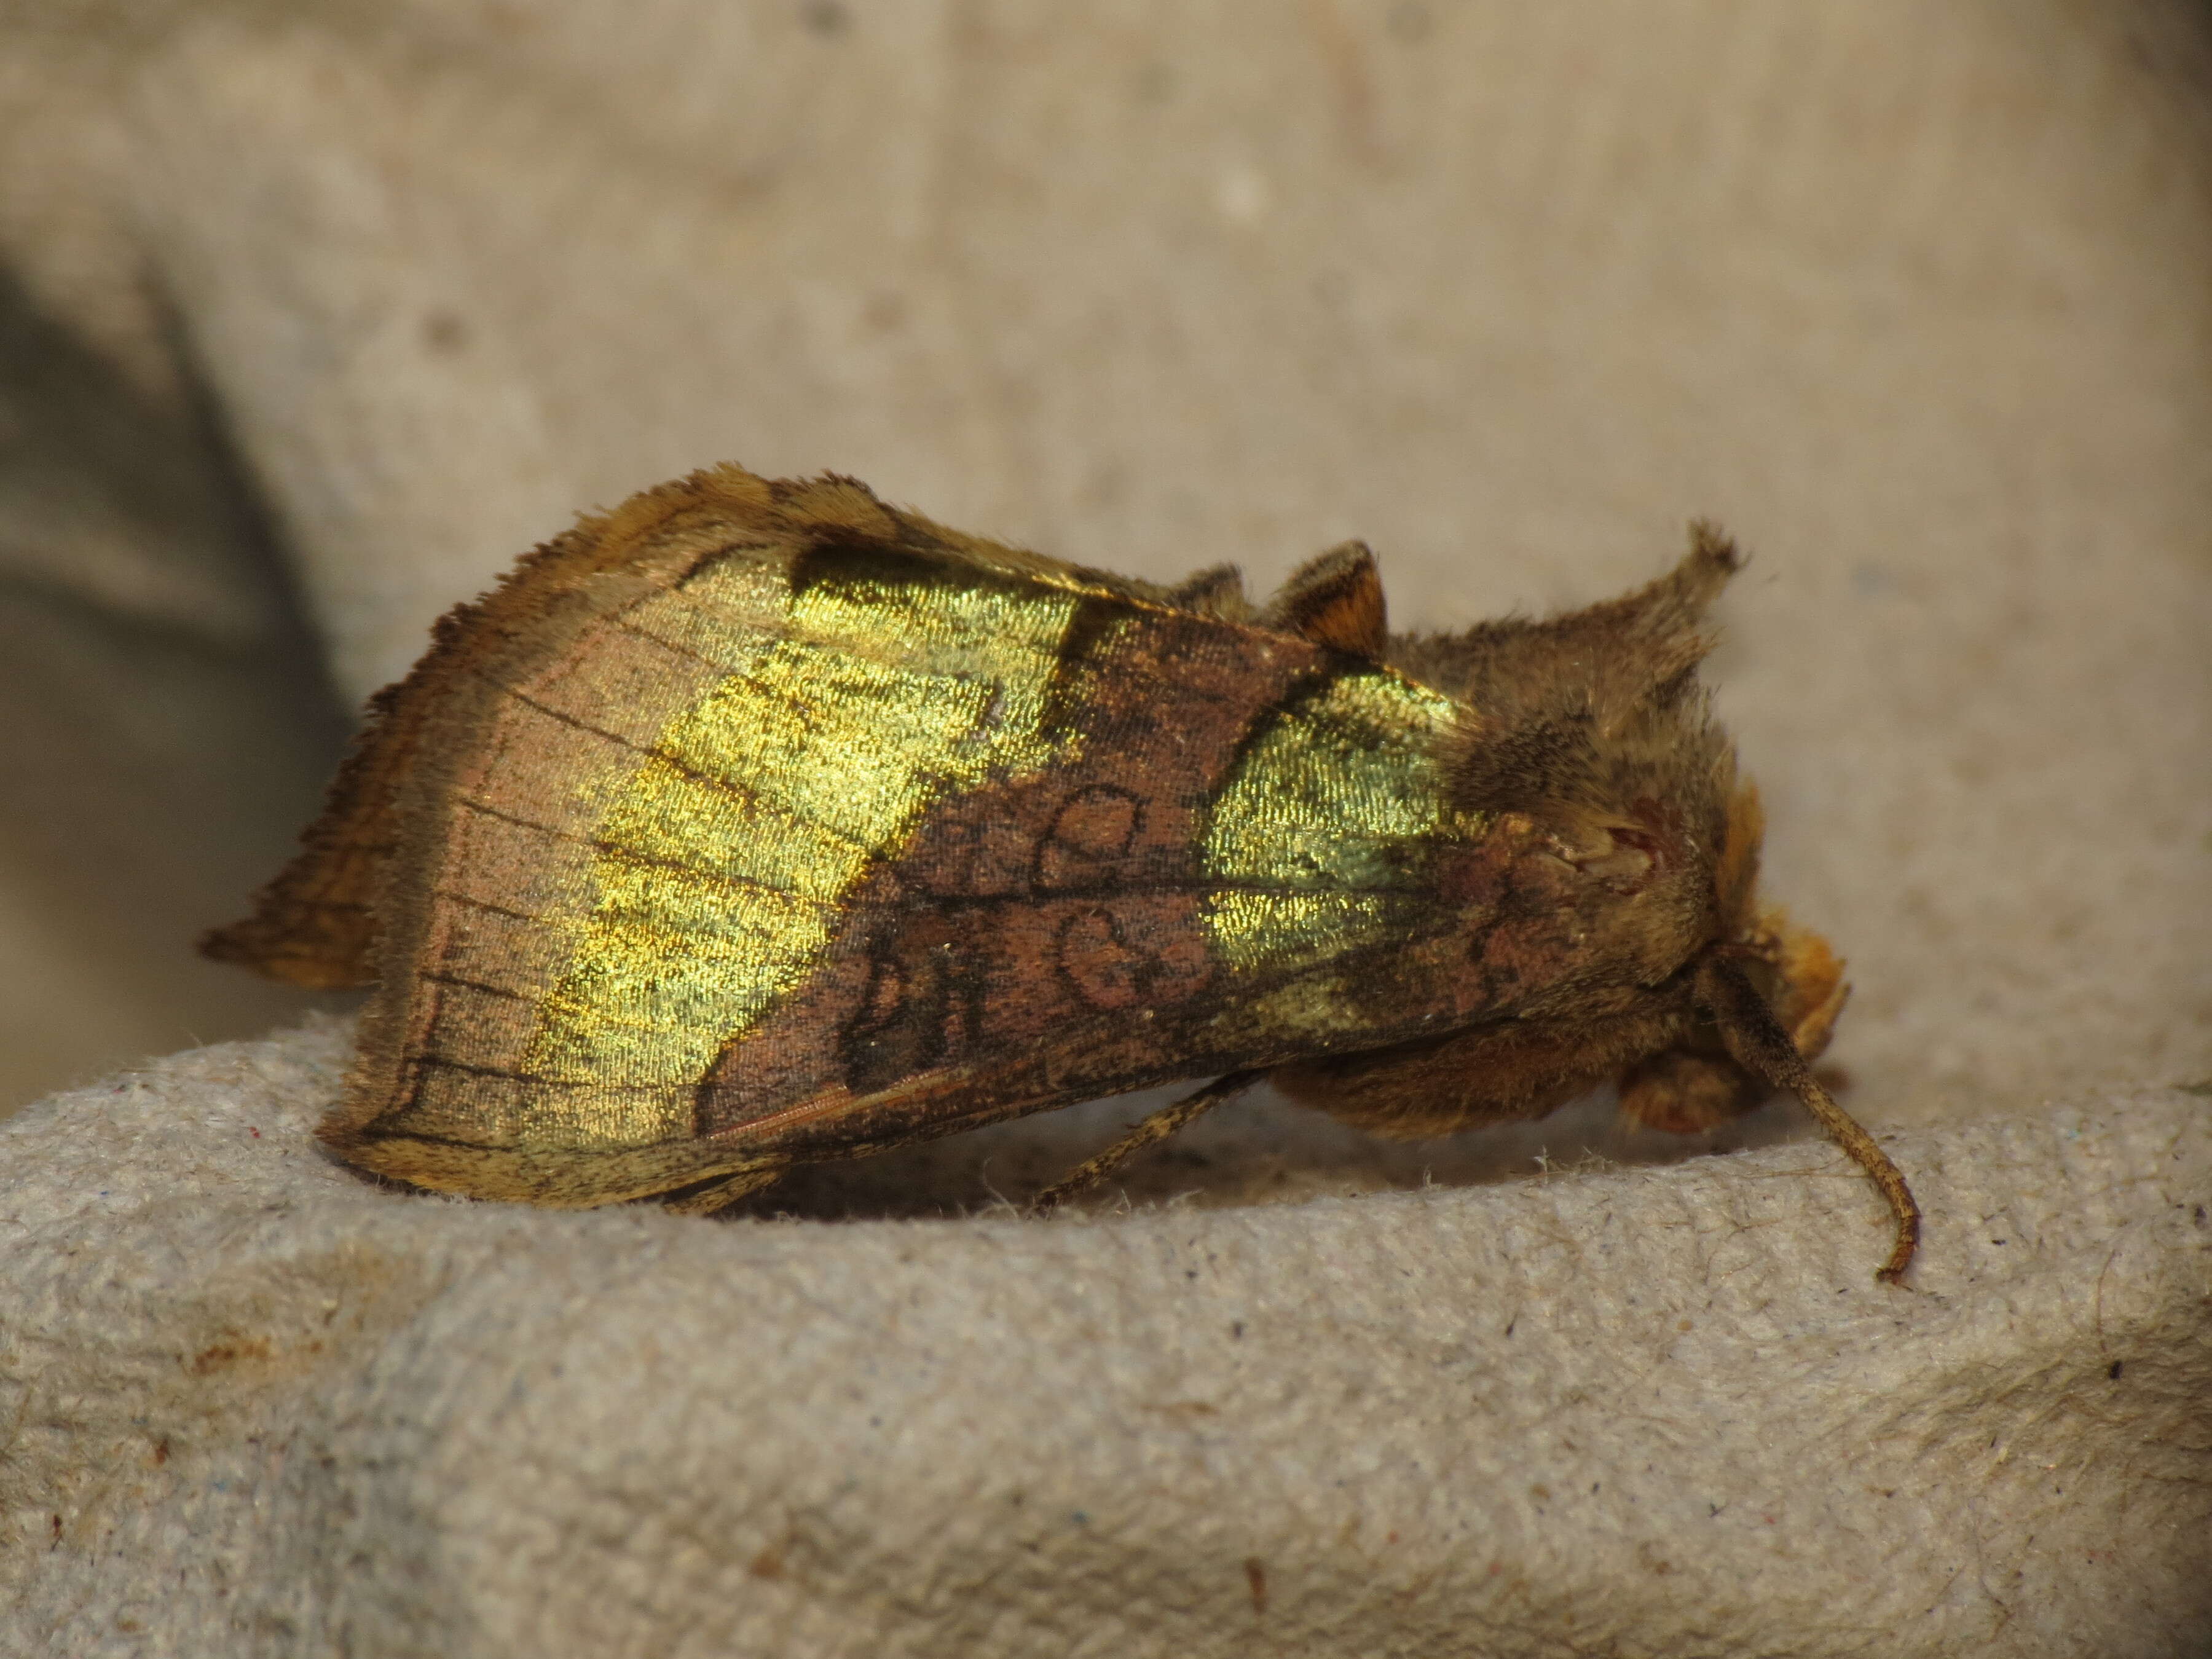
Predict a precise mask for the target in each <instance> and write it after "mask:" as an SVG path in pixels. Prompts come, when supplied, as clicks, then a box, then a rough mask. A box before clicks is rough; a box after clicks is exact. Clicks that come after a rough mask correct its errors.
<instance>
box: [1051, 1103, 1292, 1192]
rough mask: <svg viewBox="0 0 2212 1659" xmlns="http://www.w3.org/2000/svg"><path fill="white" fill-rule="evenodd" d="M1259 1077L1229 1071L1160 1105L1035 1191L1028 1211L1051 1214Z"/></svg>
mask: <svg viewBox="0 0 2212 1659" xmlns="http://www.w3.org/2000/svg"><path fill="white" fill-rule="evenodd" d="M1259 1080H1260V1073H1257V1072H1231V1073H1229V1075H1228V1076H1226V1077H1218V1078H1216V1079H1214V1080H1213V1081H1212V1082H1211V1083H1209V1084H1207V1085H1206V1087H1204V1088H1203V1089H1200V1090H1199V1091H1197V1092H1196V1093H1194V1094H1188V1095H1185V1096H1184V1097H1182V1099H1181V1100H1178V1101H1176V1102H1174V1103H1171V1104H1170V1105H1166V1106H1163V1107H1161V1108H1160V1109H1159V1110H1158V1111H1157V1112H1154V1113H1152V1114H1151V1115H1149V1116H1147V1117H1146V1118H1144V1119H1142V1120H1141V1121H1139V1122H1138V1123H1137V1125H1136V1126H1135V1127H1133V1128H1132V1129H1131V1130H1130V1131H1129V1132H1128V1133H1127V1134H1125V1135H1123V1136H1122V1137H1121V1139H1119V1140H1117V1141H1115V1143H1114V1144H1113V1145H1112V1146H1109V1147H1108V1148H1107V1149H1106V1150H1105V1151H1104V1152H1100V1153H1098V1154H1097V1155H1096V1156H1095V1157H1092V1158H1085V1160H1084V1161H1083V1162H1082V1163H1081V1164H1078V1165H1076V1167H1075V1168H1074V1169H1073V1170H1069V1171H1068V1172H1067V1174H1066V1175H1065V1176H1062V1177H1061V1178H1060V1180H1058V1181H1056V1182H1053V1184H1052V1185H1051V1186H1049V1187H1048V1188H1045V1189H1044V1190H1043V1191H1042V1192H1041V1193H1039V1194H1037V1195H1036V1200H1035V1201H1034V1202H1033V1203H1031V1204H1030V1214H1031V1215H1049V1214H1051V1213H1052V1212H1053V1211H1054V1209H1055V1208H1056V1207H1058V1206H1060V1205H1061V1204H1064V1203H1066V1201H1067V1200H1069V1199H1071V1198H1073V1197H1074V1196H1075V1195H1076V1194H1078V1193H1081V1192H1085V1191H1088V1190H1089V1189H1090V1188H1093V1187H1095V1186H1097V1184H1098V1183H1099V1182H1102V1181H1103V1180H1104V1179H1105V1178H1106V1177H1107V1176H1109V1175H1112V1174H1113V1173H1114V1171H1115V1170H1118V1169H1120V1168H1121V1166H1122V1165H1123V1164H1126V1163H1127V1162H1128V1161H1129V1159H1130V1158H1133V1157H1134V1156H1135V1155H1136V1154H1137V1153H1139V1152H1143V1151H1144V1150H1145V1148H1146V1147H1147V1146H1155V1145H1157V1144H1158V1143H1159V1142H1160V1141H1163V1140H1165V1139H1167V1138H1168V1137H1169V1136H1170V1135H1171V1134H1173V1133H1175V1132H1176V1130H1178V1129H1180V1128H1182V1127H1183V1125H1185V1124H1186V1123H1188V1122H1189V1121H1191V1120H1192V1119H1194V1118H1195V1117H1197V1116H1198V1115H1200V1113H1202V1112H1205V1111H1206V1110H1207V1109H1210V1108H1212V1107H1215V1106H1218V1105H1219V1104H1220V1103H1222V1102H1223V1101H1225V1100H1226V1099H1228V1098H1229V1097H1230V1096H1231V1095H1236V1094H1242V1093H1243V1091H1245V1090H1247V1089H1249V1088H1250V1087H1251V1086H1252V1085H1254V1084H1255V1083H1257V1082H1258V1081H1259Z"/></svg>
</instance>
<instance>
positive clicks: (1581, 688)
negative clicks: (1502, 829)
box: [1389, 524, 1758, 984]
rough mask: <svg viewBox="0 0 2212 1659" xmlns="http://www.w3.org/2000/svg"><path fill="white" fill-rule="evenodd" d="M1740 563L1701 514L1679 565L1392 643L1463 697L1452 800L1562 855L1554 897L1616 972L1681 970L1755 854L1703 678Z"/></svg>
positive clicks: (1451, 769) (1646, 974)
mask: <svg viewBox="0 0 2212 1659" xmlns="http://www.w3.org/2000/svg"><path fill="white" fill-rule="evenodd" d="M1741 562H1742V560H1741V556H1740V555H1739V554H1738V553H1737V551H1736V550H1735V544H1733V543H1732V542H1730V541H1729V539H1728V538H1726V537H1724V536H1723V535H1722V534H1721V533H1720V532H1718V531H1717V530H1716V529H1715V528H1713V527H1712V526H1710V525H1705V524H1699V525H1697V526H1693V527H1692V533H1691V546H1690V551H1689V553H1688V555H1687V556H1686V557H1685V558H1684V559H1683V560H1682V561H1681V562H1680V564H1678V565H1677V566H1676V567H1675V568H1674V570H1673V571H1671V572H1670V573H1668V574H1667V575H1665V576H1662V577H1661V578H1660V579H1659V580H1656V581H1655V582H1652V583H1650V585H1648V586H1644V587H1643V588H1640V589H1638V590H1637V591H1636V592H1632V593H1630V594H1627V595H1626V596H1625V597H1623V598H1621V599H1614V600H1611V601H1608V602H1607V603H1606V604H1603V605H1592V606H1589V608H1587V609H1585V610H1582V611H1572V612H1570V613H1568V614H1566V615H1565V616H1560V617H1552V618H1549V619H1548V620H1546V621H1541V622H1535V621H1529V620H1526V619H1510V620H1507V621H1504V622H1498V623H1483V624H1480V625H1479V626H1477V627H1475V628H1473V629H1468V631H1467V632H1465V633H1462V634H1457V635H1444V636H1431V637H1428V638H1413V639H1406V640H1399V641H1393V642H1392V645H1391V647H1390V653H1389V654H1390V659H1391V660H1392V661H1393V663H1394V664H1395V665H1397V666H1399V667H1401V669H1403V670H1404V671H1407V672H1409V673H1411V674H1413V676H1414V677H1416V678H1420V679H1422V680H1425V681H1426V682H1427V683H1428V684H1431V685H1434V686H1436V687H1437V689H1438V690H1443V691H1444V692H1445V693H1447V694H1448V695H1449V696H1452V697H1453V698H1454V699H1455V700H1456V701H1457V702H1459V703H1460V704H1461V706H1462V708H1463V709H1464V710H1465V711H1466V712H1465V713H1464V714H1463V715H1462V719H1461V720H1460V722H1459V725H1458V726H1457V728H1456V729H1455V732H1453V734H1452V736H1451V738H1450V739H1449V750H1448V752H1447V754H1446V755H1445V757H1444V761H1445V767H1444V770H1445V779H1446V782H1445V788H1446V791H1447V794H1448V796H1449V804H1450V805H1452V806H1453V807H1455V809H1457V810H1459V811H1462V812H1466V813H1474V814H1480V815H1483V816H1484V817H1486V818H1491V819H1493V820H1496V821H1498V822H1502V823H1511V824H1514V825H1516V826H1517V825H1520V824H1523V823H1525V824H1526V825H1527V826H1528V829H1527V830H1526V832H1525V833H1524V834H1523V835H1522V840H1523V841H1525V842H1526V844H1527V849H1528V851H1527V857H1528V859H1529V860H1549V861H1550V863H1551V865H1552V866H1554V867H1553V869H1552V871H1551V872H1550V879H1551V882H1552V884H1553V889H1554V890H1553V892H1552V893H1551V894H1550V895H1549V897H1550V899H1551V901H1552V902H1555V903H1558V904H1560V905H1562V906H1564V907H1565V909H1566V910H1567V911H1568V912H1569V913H1570V914H1571V915H1572V917H1573V918H1574V921H1575V925H1576V926H1577V928H1578V930H1579V933H1580V936H1581V937H1582V938H1583V939H1585V940H1586V941H1588V942H1589V944H1591V945H1595V946H1596V947H1597V948H1596V949H1595V951H1588V952H1585V953H1583V954H1584V957H1585V959H1586V960H1589V961H1592V962H1601V963H1605V964H1606V967H1605V969H1603V970H1602V971H1604V972H1606V973H1607V974H1609V975H1613V976H1614V977H1615V978H1616V979H1617V980H1618V981H1620V982H1621V983H1623V984H1628V983H1636V984H1652V983H1656V982H1657V981H1661V980H1663V979H1665V978H1667V977H1668V975H1672V974H1674V973H1675V972H1676V971H1677V970H1679V969H1680V968H1681V967H1682V966H1683V965H1684V963H1686V961H1687V960H1688V959H1689V958H1690V957H1691V956H1692V954H1694V952H1695V951H1697V950H1698V949H1699V948H1700V947H1701V946H1702V945H1705V944H1706V943H1707V942H1709V941H1711V940H1712V939H1715V938H1716V937H1717V935H1718V934H1719V933H1720V932H1721V931H1722V928H1723V912H1728V913H1729V914H1730V915H1733V914H1734V913H1735V911H1737V910H1740V909H1741V906H1742V905H1743V903H1745V902H1747V897H1746V896H1741V895H1738V894H1736V893H1735V888H1737V887H1738V886H1740V885H1741V884H1743V883H1745V882H1747V880H1748V879H1749V872H1752V871H1753V870H1755V868H1756V842H1757V834H1758V830H1757V825H1756V821H1755V811H1756V803H1755V799H1754V800H1753V807H1752V811H1753V817H1751V818H1747V819H1744V820H1742V821H1741V823H1736V824H1735V828H1737V829H1740V830H1747V831H1748V840H1745V839H1743V837H1741V836H1738V837H1737V839H1736V841H1735V842H1733V843H1732V842H1731V827H1732V820H1731V808H1730V802H1731V801H1732V800H1733V799H1735V798H1736V797H1737V795H1738V793H1739V792H1738V790H1737V789H1736V787H1735V755H1734V751H1733V750H1732V749H1731V747H1730V745H1729V742H1728V739H1727V738H1726V737H1725V735H1724V734H1723V732H1721V731H1720V729H1719V727H1718V726H1716V725H1715V724H1714V721H1713V719H1712V714H1711V705H1710V700H1709V698H1708V696H1707V695H1706V693H1705V690H1704V688H1703V687H1702V686H1700V685H1699V684H1698V679H1697V669H1698V665H1699V662H1700V661H1702V660H1703V659H1704V658H1705V655H1706V653H1708V652H1709V651H1711V648H1712V645H1713V635H1712V633H1711V629H1709V628H1708V626H1707V624H1706V622H1705V611H1706V609H1707V607H1708V606H1709V605H1711V602H1712V600H1713V599H1714V597H1715V596H1716V595H1717V594H1718V592H1720V590H1721V588H1722V586H1723V585H1724V584H1725V583H1726V582H1727V580H1728V579H1729V576H1730V575H1731V574H1734V573H1735V570H1736V569H1737V568H1739V567H1740V566H1741ZM1532 867H1533V868H1541V866H1539V865H1532ZM1724 889H1725V890H1727V891H1726V893H1725V894H1724ZM1747 891H1748V889H1747V888H1745V889H1744V893H1745V894H1746V895H1747ZM1594 971H1595V970H1594Z"/></svg>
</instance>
